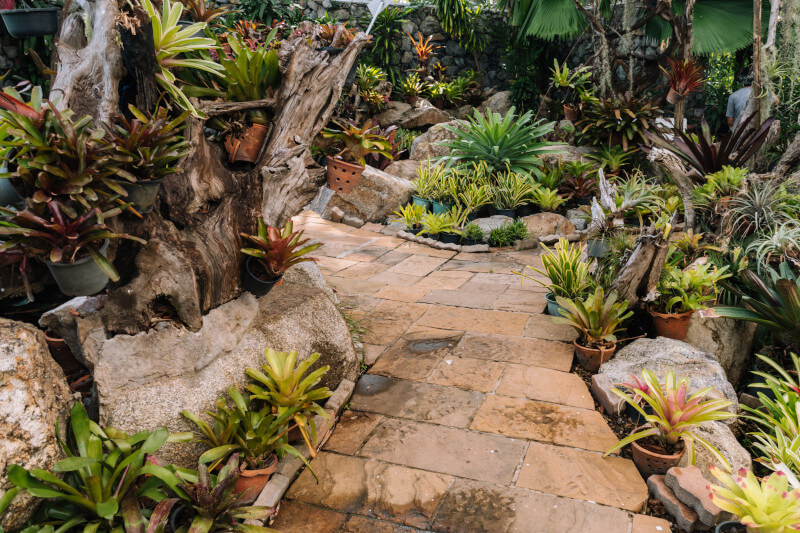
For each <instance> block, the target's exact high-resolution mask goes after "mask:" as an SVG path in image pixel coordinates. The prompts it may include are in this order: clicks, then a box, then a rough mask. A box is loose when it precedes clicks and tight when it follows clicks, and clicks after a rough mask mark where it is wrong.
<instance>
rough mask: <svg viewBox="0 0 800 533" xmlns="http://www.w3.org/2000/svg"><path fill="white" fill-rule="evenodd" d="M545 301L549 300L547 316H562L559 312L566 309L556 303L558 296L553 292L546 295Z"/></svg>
mask: <svg viewBox="0 0 800 533" xmlns="http://www.w3.org/2000/svg"><path fill="white" fill-rule="evenodd" d="M544 299H545V300H547V314H548V315H550V316H561V313H559V312H558V310H559V309H564V308H563V307H562V306H560V305H559V304H558V302H557V301H556V295H555V294H554V293H552V292H548V293H547V294H545V295H544Z"/></svg>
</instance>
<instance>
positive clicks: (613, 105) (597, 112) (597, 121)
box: [576, 96, 661, 151]
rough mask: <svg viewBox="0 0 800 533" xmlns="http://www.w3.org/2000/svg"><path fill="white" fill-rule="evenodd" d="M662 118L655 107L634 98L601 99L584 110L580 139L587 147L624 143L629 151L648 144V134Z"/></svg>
mask: <svg viewBox="0 0 800 533" xmlns="http://www.w3.org/2000/svg"><path fill="white" fill-rule="evenodd" d="M660 114H661V111H660V110H659V109H658V108H657V107H655V106H654V105H653V104H651V103H649V102H646V101H645V100H643V99H639V98H635V97H633V96H623V97H615V98H602V99H600V100H597V101H596V102H594V103H592V104H590V105H588V106H587V107H586V108H585V109H584V110H583V118H582V119H581V120H579V121H578V122H577V124H576V126H578V127H579V128H582V129H581V137H582V138H583V140H584V141H585V142H586V143H588V144H594V145H603V144H605V145H608V146H611V145H613V144H618V143H622V149H623V150H626V151H627V150H628V148H629V146H630V145H631V144H634V145H635V144H638V143H645V144H649V141H648V137H647V136H645V132H646V131H648V130H650V129H651V128H653V127H655V119H656V118H657V117H658V116H659V115H660Z"/></svg>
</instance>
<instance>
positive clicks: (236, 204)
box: [53, 0, 368, 334]
mask: <svg viewBox="0 0 800 533" xmlns="http://www.w3.org/2000/svg"><path fill="white" fill-rule="evenodd" d="M73 2H74V3H73V4H72V6H74V7H71V8H70V9H71V12H70V13H68V14H67V15H66V18H65V23H64V25H63V28H62V32H61V34H60V38H59V40H58V41H57V44H56V49H57V53H58V62H57V67H58V68H57V73H56V75H55V79H54V81H53V88H54V91H59V92H60V93H61V95H62V96H63V97H62V98H61V100H60V105H62V106H64V107H71V108H73V109H75V110H76V112H77V113H79V114H87V113H88V114H92V115H93V116H95V117H98V118H99V119H100V120H102V121H107V120H109V118H110V117H111V116H113V114H114V113H116V112H117V111H118V110H119V94H118V86H119V80H120V79H121V76H122V75H123V68H122V59H121V54H120V51H119V45H118V41H117V37H118V30H117V20H118V11H117V3H116V0H73ZM83 12H85V13H87V14H88V16H89V19H90V20H91V21H92V28H93V32H92V33H91V39H90V40H89V41H88V42H86V39H85V37H84V38H83V41H81V39H80V36H81V35H84V33H83V30H84V26H83V23H82V20H83V18H82V17H83V14H82V13H83ZM339 37H340V36H339V35H337V37H336V38H339ZM367 40H368V38H367V36H366V35H364V34H359V35H357V36H356V38H355V39H354V40H353V41H352V42H351V43H350V44H349V45H348V46H347V47H346V48H345V49H344V50H343V51H342V52H341V53H339V54H337V55H331V54H330V53H329V52H327V51H324V50H323V51H318V50H316V49H315V48H314V47H312V46H311V45H309V44H308V42H307V40H306V39H304V38H303V37H301V36H296V37H295V36H293V37H291V38H289V39H286V40H284V41H283V42H282V43H281V47H280V49H279V51H278V56H279V60H280V69H281V73H282V80H281V85H280V86H279V88H278V89H276V91H275V92H274V94H272V95H265V100H264V101H261V102H258V103H257V104H230V105H226V104H222V105H220V104H218V103H204V102H197V103H196V104H197V105H198V106H199V107H200V108H201V109H203V108H205V109H207V110H208V111H209V112H210V113H211V114H219V113H223V112H231V111H234V110H236V109H237V106H238V108H241V109H244V108H247V107H249V106H250V105H253V106H256V107H263V108H265V109H267V110H268V111H269V113H270V116H271V124H270V125H269V133H268V135H267V139H266V141H265V143H264V146H263V147H262V149H261V152H260V155H259V158H258V161H257V163H256V164H254V165H249V164H244V165H238V166H231V165H228V164H227V159H226V154H225V151H224V149H223V148H222V146H221V144H220V143H216V142H211V141H209V140H208V139H207V138H206V136H205V134H204V130H203V122H202V121H200V120H196V119H190V120H189V121H188V122H189V123H188V125H187V128H186V130H185V132H184V134H185V136H186V138H187V140H188V141H189V143H190V147H191V151H190V154H189V155H188V156H187V157H186V158H185V159H184V160H183V161H182V163H181V164H180V167H181V168H182V170H183V172H182V173H176V174H173V175H171V176H169V177H167V179H166V180H165V181H164V183H163V184H162V186H161V192H160V195H159V199H158V201H157V204H156V207H155V209H154V210H153V211H152V212H150V213H148V214H146V215H144V217H143V219H139V218H137V217H135V216H133V215H130V214H125V215H123V216H122V217H119V218H118V219H116V220H115V221H114V223H115V224H116V225H117V226H122V227H121V228H120V229H123V230H124V231H126V232H128V233H131V234H133V235H137V236H140V237H142V238H144V239H146V240H147V241H148V244H147V245H146V246H140V245H135V244H129V243H128V242H122V243H120V246H119V248H118V249H117V252H116V258H115V265H116V266H117V268H118V269H119V271H120V275H121V280H120V282H118V283H116V284H113V285H112V286H111V287H110V289H109V298H108V302H107V304H106V307H105V317H104V320H105V326H106V330H107V333H108V334H116V333H127V334H135V333H137V332H140V331H144V330H146V329H148V328H149V327H150V326H151V325H152V323H153V320H154V319H155V318H157V312H156V308H163V306H164V305H168V306H171V307H172V308H173V309H174V314H175V316H176V317H177V319H178V320H179V321H180V322H181V323H183V324H184V325H185V326H186V327H187V328H189V329H191V330H197V329H199V328H200V327H201V326H202V321H203V314H204V313H207V312H208V311H209V310H210V309H213V308H214V307H217V306H219V305H221V304H223V303H225V302H228V301H230V300H232V299H233V298H235V297H237V296H238V295H239V294H240V293H241V271H242V263H243V259H242V254H241V253H240V252H239V248H240V247H241V242H240V237H239V233H240V232H249V233H252V232H254V231H255V224H256V219H257V217H259V216H263V217H264V219H265V220H266V222H267V223H269V224H272V225H282V224H284V223H285V222H286V221H287V220H289V219H290V217H292V216H294V215H296V214H297V213H298V212H300V210H301V209H302V208H303V207H304V206H305V205H307V204H308V203H309V202H310V201H311V199H312V198H313V197H314V195H315V194H316V192H317V190H318V188H319V186H320V185H321V184H322V183H323V181H324V170H323V169H321V168H319V167H318V166H317V165H316V164H315V163H314V160H313V159H312V158H311V150H310V146H311V143H312V141H313V139H314V137H316V136H317V135H318V134H319V132H320V131H321V130H322V128H323V127H324V126H325V125H326V124H327V122H328V121H329V120H330V118H331V115H332V114H333V111H334V108H335V106H336V103H337V101H338V99H339V95H340V94H341V90H342V87H343V85H344V83H345V79H346V78H347V75H348V73H349V71H350V69H351V67H352V65H353V64H354V63H355V61H356V58H357V57H358V54H359V52H360V51H361V49H362V48H363V46H364V45H365V44H366V42H367ZM335 43H336V39H335V40H334V44H335ZM128 74H129V75H130V73H128ZM134 77H135V78H136V76H134ZM139 78H141V77H139ZM137 79H138V78H137ZM56 96H58V95H56Z"/></svg>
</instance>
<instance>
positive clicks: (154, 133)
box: [108, 105, 189, 182]
mask: <svg viewBox="0 0 800 533" xmlns="http://www.w3.org/2000/svg"><path fill="white" fill-rule="evenodd" d="M128 109H130V112H131V114H132V115H133V116H134V118H133V119H132V120H128V119H127V118H125V117H124V116H122V115H120V116H118V117H117V120H116V123H115V124H113V125H112V126H111V127H108V130H109V137H110V142H111V144H112V146H113V147H114V150H115V151H116V152H117V153H119V154H120V155H121V157H120V159H123V160H130V162H129V163H125V164H121V165H120V167H121V168H119V169H118V170H117V176H120V177H123V178H125V179H127V180H129V181H131V182H137V181H148V180H157V179H160V178H163V177H164V176H167V175H169V174H172V173H174V172H181V170H180V169H178V168H176V166H175V163H177V162H178V160H180V159H181V158H182V157H184V156H185V155H187V154H188V153H189V143H188V142H186V141H185V140H184V138H183V136H182V135H180V132H181V130H183V128H185V127H186V125H185V123H184V122H185V120H186V117H188V116H189V112H188V111H186V112H184V113H183V114H181V115H180V116H178V117H177V118H175V119H173V120H169V116H168V115H167V110H166V108H163V107H161V106H159V107H158V108H157V109H156V111H155V113H153V114H151V115H149V116H148V115H145V114H144V113H142V112H141V111H139V110H138V109H136V107H134V106H133V105H131V106H129V108H128Z"/></svg>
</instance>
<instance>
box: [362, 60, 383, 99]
mask: <svg viewBox="0 0 800 533" xmlns="http://www.w3.org/2000/svg"><path fill="white" fill-rule="evenodd" d="M385 79H386V72H384V71H383V70H382V69H380V68H378V67H373V66H371V65H366V64H364V63H361V64H360V65H358V67H357V68H356V86H357V87H358V90H359V92H361V93H365V92H367V91H369V90H371V89H374V88H375V87H377V86H378V84H379V83H380V82H382V81H384V80H385Z"/></svg>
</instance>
